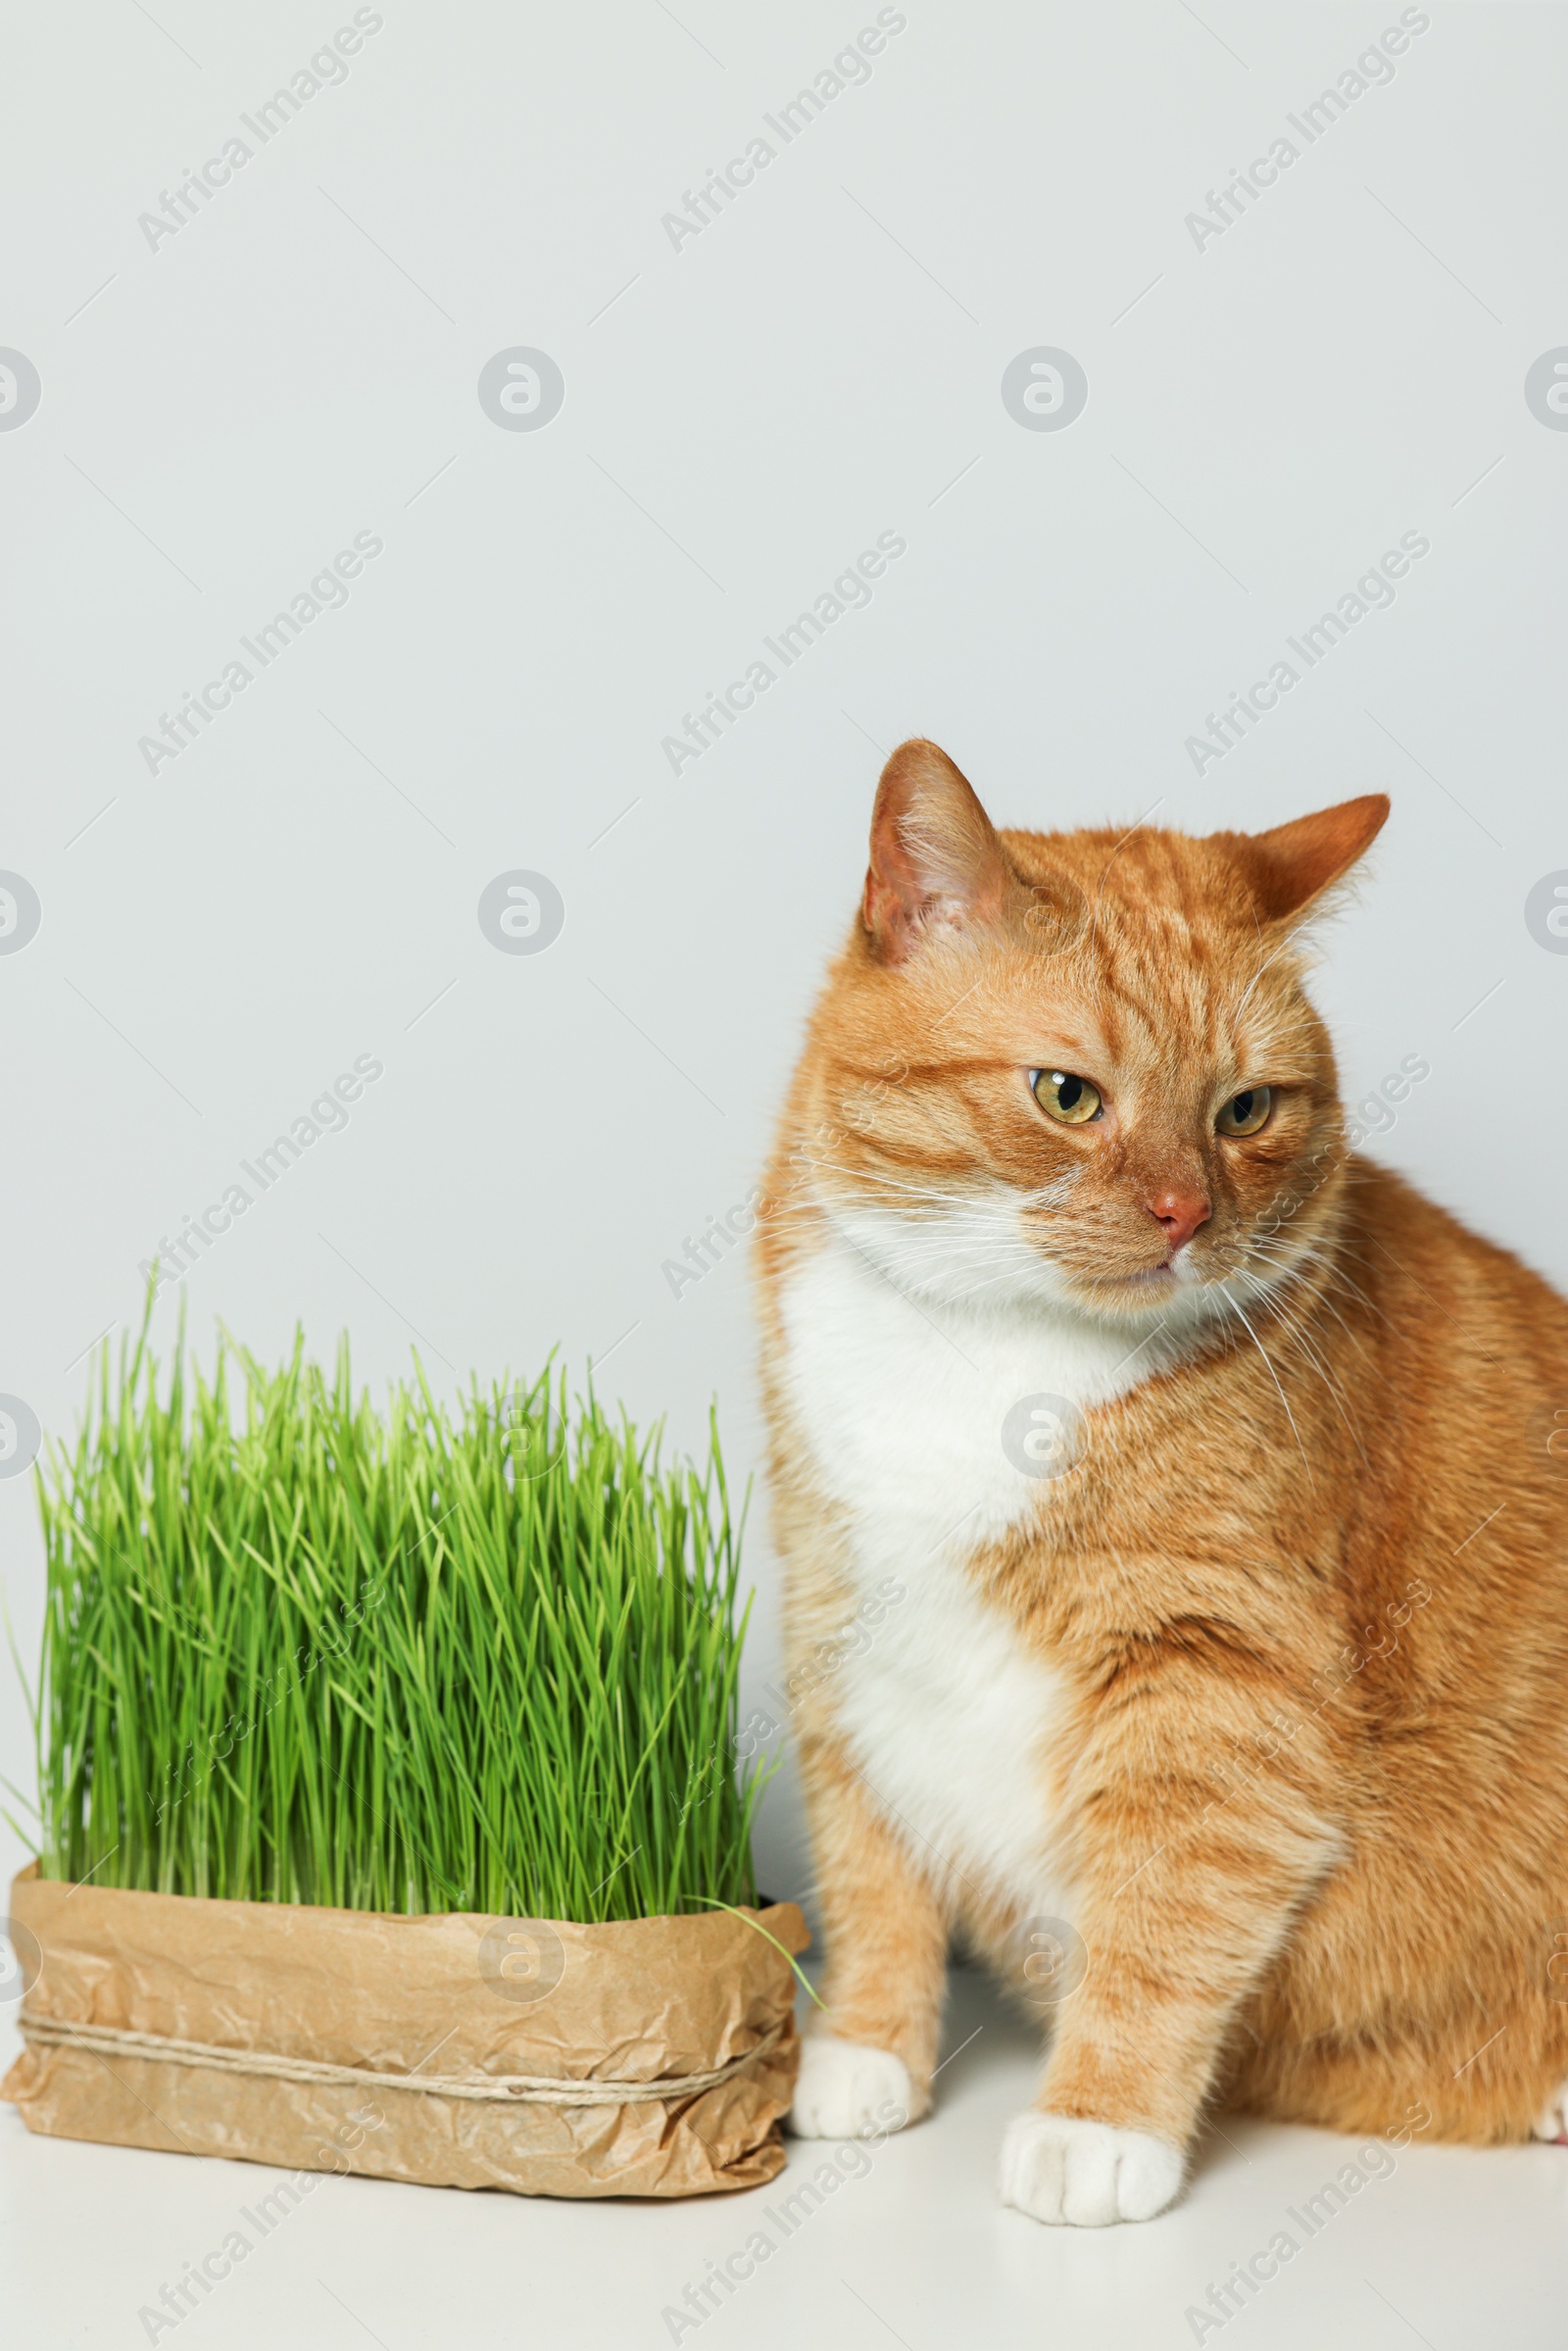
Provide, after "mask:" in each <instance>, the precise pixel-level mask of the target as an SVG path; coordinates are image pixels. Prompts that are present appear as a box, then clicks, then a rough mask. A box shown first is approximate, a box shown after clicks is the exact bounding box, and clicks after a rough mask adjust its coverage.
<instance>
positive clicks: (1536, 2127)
mask: <svg viewBox="0 0 1568 2351" xmlns="http://www.w3.org/2000/svg"><path fill="white" fill-rule="evenodd" d="M1530 2135H1531V2137H1532V2138H1544V2139H1551V2140H1553V2141H1555V2142H1557V2143H1559V2144H1561V2143H1565V2142H1568V2082H1558V2084H1557V2087H1556V2088H1555V2089H1554V2090H1553V2091H1552V2093H1551V2096H1550V2097H1549V2098H1548V2099H1547V2100H1546V2103H1545V2105H1544V2107H1543V2108H1542V2110H1541V2112H1540V2114H1538V2115H1537V2117H1536V2119H1535V2121H1534V2123H1532V2125H1531V2126H1530Z"/></svg>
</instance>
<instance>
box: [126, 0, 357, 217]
mask: <svg viewBox="0 0 1568 2351" xmlns="http://www.w3.org/2000/svg"><path fill="white" fill-rule="evenodd" d="M385 23H386V19H385V18H384V17H383V16H382V15H381V14H380V13H379V11H378V10H376V9H373V8H357V9H356V10H355V12H354V23H353V24H340V25H339V27H338V29H337V31H336V32H334V33H333V35H332V38H331V40H330V41H329V42H324V43H323V44H322V46H321V47H320V48H319V49H318V50H317V52H316V55H315V56H314V57H313V58H312V59H311V61H310V63H309V64H308V65H304V66H301V67H300V68H299V70H298V72H297V73H294V74H293V75H291V77H290V79H289V81H288V84H287V86H286V87H279V88H278V89H275V90H274V91H273V92H272V95H271V96H270V98H269V99H267V100H266V101H265V102H264V104H262V105H260V106H258V108H257V109H256V112H255V114H254V115H247V114H242V115H241V116H240V121H241V122H242V123H243V124H244V126H245V128H246V130H248V131H249V132H250V135H251V138H253V139H254V140H255V141H256V145H255V146H254V147H253V146H251V144H250V142H249V140H247V139H245V138H243V137H241V136H240V134H239V132H238V131H236V132H234V133H233V134H232V136H231V137H229V138H227V139H225V140H224V142H223V146H222V151H221V154H218V155H213V156H209V157H208V159H207V161H206V163H204V164H199V165H198V166H197V168H196V170H195V171H187V172H186V173H185V175H184V177H183V178H182V179H181V180H180V181H179V182H178V183H177V184H176V185H175V187H174V188H173V189H172V190H171V189H169V188H160V189H159V191H158V203H159V207H160V209H159V210H158V211H157V212H146V213H142V214H140V215H139V216H138V218H137V221H136V226H137V227H138V228H139V229H140V230H141V233H142V235H143V236H144V237H145V238H146V240H147V243H148V244H149V246H150V247H151V248H152V250H153V252H154V253H157V252H159V251H160V250H161V248H162V246H163V244H164V242H165V240H166V238H169V237H175V236H178V234H179V232H180V230H181V229H182V228H184V227H186V226H188V224H189V223H190V222H191V221H192V220H195V218H196V216H197V214H198V213H200V212H201V211H202V210H203V209H204V208H205V207H206V206H207V205H209V204H211V203H212V201H213V198H214V196H215V195H216V194H217V192H218V190H219V189H220V188H226V187H227V186H228V184H229V181H230V180H231V179H232V178H233V176H234V174H235V172H236V171H243V170H244V169H245V166H246V165H247V164H248V163H249V162H250V160H251V158H252V156H253V155H257V154H259V153H260V151H261V150H262V148H264V147H268V146H270V144H271V142H272V141H273V139H275V138H276V136H277V134H278V132H279V131H280V130H283V129H286V127H287V126H288V124H289V123H290V122H292V121H293V119H294V117H295V116H296V115H297V114H299V113H301V112H302V110H303V109H304V108H305V106H306V105H307V104H308V103H309V102H310V100H311V99H312V98H315V97H317V96H319V93H320V92H321V91H322V90H324V89H330V88H333V87H334V86H335V85H337V84H338V83H340V82H344V81H347V79H348V77H349V69H348V64H347V60H348V59H349V58H351V57H357V56H358V55H359V53H360V51H361V50H362V49H363V48H364V46H365V43H366V40H367V38H368V35H370V34H371V33H376V32H379V31H380V30H381V27H382V25H383V24H385Z"/></svg>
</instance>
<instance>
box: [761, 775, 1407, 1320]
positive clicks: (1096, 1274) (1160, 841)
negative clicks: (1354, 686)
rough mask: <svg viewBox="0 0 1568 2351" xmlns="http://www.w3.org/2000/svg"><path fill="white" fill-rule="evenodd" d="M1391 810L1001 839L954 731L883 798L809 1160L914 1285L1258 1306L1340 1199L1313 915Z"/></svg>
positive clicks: (836, 1199)
mask: <svg viewBox="0 0 1568 2351" xmlns="http://www.w3.org/2000/svg"><path fill="white" fill-rule="evenodd" d="M1387 809H1388V804H1387V802H1386V801H1384V800H1382V799H1375V800H1366V801H1356V802H1349V803H1347V804H1345V806H1344V807H1343V808H1333V809H1328V810H1326V811H1324V812H1323V813H1322V814H1321V815H1320V816H1315V817H1307V818H1303V819H1301V820H1300V821H1299V823H1298V824H1295V825H1288V826H1282V827H1280V828H1279V829H1278V830H1277V831H1276V832H1274V833H1272V834H1260V835H1257V836H1247V835H1241V834H1228V835H1227V834H1221V835H1215V836H1212V837H1210V838H1208V839H1206V840H1197V839H1193V838H1191V837H1189V836H1186V835H1183V834H1179V833H1168V832H1157V831H1145V830H1143V829H1138V830H1136V831H1134V832H1133V833H1131V834H1128V835H1118V834H1115V833H1109V832H1107V833H1074V834H1058V835H1045V834H1034V833H1005V834H1003V835H1000V836H999V835H998V834H996V833H995V832H994V831H993V830H992V828H991V825H990V823H989V821H988V820H987V818H986V816H985V814H984V812H983V810H982V809H981V808H980V806H979V803H978V802H977V801H976V800H975V798H974V796H973V794H972V793H971V792H970V790H969V787H968V786H967V784H966V783H965V782H964V780H963V778H962V777H961V776H960V775H959V774H958V771H957V769H956V768H955V767H954V766H953V765H952V762H951V761H950V760H948V759H946V758H945V756H944V755H943V754H942V753H940V752H938V751H937V750H936V749H935V747H934V746H932V745H927V744H908V745H906V746H904V748H903V749H902V750H901V751H900V752H898V753H895V755H894V758H893V759H892V760H891V761H890V762H889V765H888V768H887V771H886V773H885V774H884V777H883V780H882V786H881V789H880V791H879V793H878V799H877V809H876V815H875V817H874V819H873V827H872V839H871V868H870V872H869V874H868V876H867V881H866V893H865V899H864V903H863V906H862V911H861V917H860V921H859V924H858V929H857V933H856V936H855V938H854V939H853V940H852V941H851V944H850V947H849V949H848V951H847V952H846V954H845V955H843V956H842V957H841V959H840V961H839V963H838V964H837V966H836V967H835V969H834V972H833V974H832V977H831V979H830V982H829V986H828V990H827V993H826V995H825V997H824V1000H823V1002H822V1004H821V1005H820V1007H819V1009H818V1013H817V1016H816V1021H815V1024H814V1029H813V1052H812V1053H811V1054H809V1056H808V1063H807V1072H808V1077H807V1093H806V1099H805V1101H804V1102H802V1104H801V1107H802V1108H803V1109H804V1110H805V1111H806V1113H807V1128H806V1134H805V1137H804V1139H803V1141H802V1142H801V1143H800V1144H799V1145H798V1147H797V1157H796V1165H797V1169H798V1171H799V1176H798V1180H800V1181H802V1182H804V1183H809V1187H810V1190H811V1193H812V1196H813V1197H814V1198H815V1199H816V1200H818V1201H820V1202H821V1203H822V1204H823V1205H825V1206H826V1207H827V1209H828V1211H829V1213H830V1214H831V1215H832V1217H833V1219H834V1221H835V1223H836V1224H837V1225H838V1226H839V1227H840V1229H841V1230H842V1231H843V1233H844V1234H845V1235H846V1236H847V1237H848V1238H849V1240H850V1241H851V1242H852V1243H854V1245H855V1246H856V1247H857V1248H858V1249H861V1250H863V1252H864V1253H865V1254H866V1255H867V1256H868V1257H869V1258H870V1259H871V1260H872V1262H874V1263H876V1264H877V1265H878V1266H880V1268H881V1269H882V1271H884V1272H885V1273H887V1274H888V1275H890V1276H891V1278H893V1279H894V1280H895V1281H897V1282H899V1283H900V1284H901V1286H902V1287H904V1288H906V1289H907V1290H909V1291H910V1292H912V1293H914V1294H916V1295H922V1294H923V1295H925V1296H927V1297H930V1298H945V1299H949V1300H955V1299H957V1298H970V1299H973V1300H974V1301H975V1302H976V1303H977V1304H982V1303H986V1302H995V1303H998V1304H1005V1303H1006V1302H1008V1301H1009V1300H1015V1299H1016V1298H1020V1297H1025V1298H1033V1299H1038V1300H1043V1301H1052V1302H1054V1303H1056V1304H1058V1305H1061V1306H1064V1307H1069V1308H1072V1309H1075V1310H1077V1311H1080V1312H1087V1313H1090V1314H1093V1315H1095V1316H1098V1317H1106V1318H1113V1319H1118V1320H1123V1321H1126V1322H1127V1323H1128V1324H1129V1325H1130V1326H1132V1327H1133V1329H1134V1333H1135V1335H1136V1330H1137V1328H1138V1327H1148V1328H1151V1329H1152V1328H1153V1327H1155V1326H1156V1325H1157V1324H1159V1323H1161V1322H1163V1323H1165V1324H1167V1325H1169V1326H1180V1325H1183V1324H1190V1323H1192V1322H1194V1321H1199V1320H1202V1319H1204V1318H1206V1317H1209V1316H1213V1317H1215V1318H1223V1317H1229V1316H1231V1315H1232V1314H1233V1313H1234V1312H1235V1311H1236V1309H1237V1308H1238V1307H1240V1309H1241V1310H1242V1311H1244V1312H1245V1311H1246V1309H1247V1306H1248V1303H1249V1300H1250V1299H1254V1300H1255V1299H1258V1298H1262V1297H1263V1296H1264V1295H1266V1293H1267V1291H1268V1290H1269V1289H1271V1288H1273V1287H1275V1286H1278V1285H1280V1284H1283V1283H1284V1282H1286V1281H1287V1280H1288V1278H1289V1275H1290V1272H1291V1269H1292V1267H1293V1266H1294V1265H1295V1264H1297V1263H1299V1260H1300V1259H1301V1257H1302V1256H1303V1254H1305V1253H1306V1252H1309V1251H1310V1249H1311V1248H1312V1246H1313V1242H1314V1237H1315V1236H1320V1235H1321V1233H1322V1231H1323V1227H1324V1223H1325V1220H1326V1219H1327V1218H1328V1217H1329V1216H1330V1215H1332V1213H1333V1200H1334V1197H1335V1194H1336V1192H1337V1190H1338V1186H1339V1182H1340V1177H1341V1170H1342V1168H1343V1163H1344V1158H1345V1146H1344V1143H1343V1136H1342V1124H1343V1122H1342V1119H1341V1114H1340V1108H1339V1099H1338V1092H1337V1086H1336V1079H1335V1069H1334V1060H1333V1054H1332V1052H1331V1050H1330V1047H1329V1043H1328V1039H1327V1037H1326V1035H1325V1033H1324V1030H1323V1027H1322V1024H1321V1022H1320V1021H1319V1019H1318V1017H1317V1015H1316V1013H1315V1012H1314V1011H1313V1009H1312V1007H1311V1005H1310V1004H1309V1003H1308V1002H1307V999H1306V997H1305V994H1304V993H1303V990H1302V987H1301V981H1300V964H1299V959H1298V957H1297V955H1295V954H1294V953H1293V950H1292V946H1291V926H1292V924H1293V922H1294V921H1295V920H1296V919H1297V918H1298V917H1299V913H1300V911H1301V910H1302V908H1303V907H1304V906H1307V905H1308V904H1309V903H1311V902H1312V901H1314V900H1316V899H1317V898H1318V897H1319V896H1320V894H1321V893H1322V892H1323V891H1324V890H1325V889H1326V888H1328V887H1329V886H1330V885H1331V884H1332V883H1333V882H1334V881H1336V880H1337V879H1338V878H1339V877H1340V875H1341V874H1343V873H1344V872H1345V870H1346V869H1347V868H1348V865H1349V864H1350V863H1351V862H1352V861H1353V860H1354V858H1355V857H1358V856H1359V855H1360V853H1361V851H1362V850H1363V849H1364V848H1365V847H1366V846H1367V845H1368V843H1369V842H1370V841H1371V839H1372V838H1373V836H1374V835H1375V833H1376V832H1377V830H1378V828H1379V826H1380V825H1381V823H1382V821H1383V818H1384V816H1385V815H1386V813H1387Z"/></svg>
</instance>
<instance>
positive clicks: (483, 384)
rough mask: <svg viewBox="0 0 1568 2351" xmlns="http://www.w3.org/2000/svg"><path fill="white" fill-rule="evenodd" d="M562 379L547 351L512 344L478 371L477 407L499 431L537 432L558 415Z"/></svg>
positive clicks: (562, 396)
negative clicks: (498, 427) (498, 426)
mask: <svg viewBox="0 0 1568 2351" xmlns="http://www.w3.org/2000/svg"><path fill="white" fill-rule="evenodd" d="M565 397H566V379H565V377H564V375H563V374H562V372H561V369H560V368H559V367H557V365H556V363H555V361H554V360H553V359H552V358H551V356H550V354H549V352H548V351H536V350H535V349H534V347H533V345H532V344H531V343H513V344H511V345H509V346H508V348H507V349H506V350H505V351H498V352H497V353H496V354H495V356H494V358H493V359H487V360H486V361H485V364H484V366H483V367H481V368H480V370H479V406H480V407H481V408H482V409H483V411H484V413H485V415H486V416H488V417H489V419H490V421H491V423H492V424H499V425H500V427H501V429H502V431H503V432H537V431H538V430H539V427H540V426H541V425H542V424H548V423H549V422H550V420H551V418H552V417H553V416H560V414H561V406H562V402H563V401H564V399H565Z"/></svg>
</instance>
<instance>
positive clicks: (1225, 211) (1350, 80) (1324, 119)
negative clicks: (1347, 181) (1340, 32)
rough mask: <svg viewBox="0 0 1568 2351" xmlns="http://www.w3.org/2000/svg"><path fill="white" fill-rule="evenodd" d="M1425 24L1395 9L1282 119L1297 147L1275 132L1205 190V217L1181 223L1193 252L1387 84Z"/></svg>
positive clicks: (1423, 18)
mask: <svg viewBox="0 0 1568 2351" xmlns="http://www.w3.org/2000/svg"><path fill="white" fill-rule="evenodd" d="M1431 25H1432V19H1431V18H1430V17H1429V16H1428V15H1427V13H1426V10H1425V9H1424V8H1406V9H1401V11H1400V12H1399V22H1398V24H1391V25H1390V26H1389V27H1388V29H1387V31H1385V32H1384V33H1382V34H1381V35H1380V37H1379V38H1378V40H1377V41H1375V42H1374V43H1373V44H1372V46H1371V47H1369V48H1366V49H1363V50H1362V52H1361V54H1360V56H1359V57H1358V58H1357V59H1356V61H1355V63H1354V65H1353V66H1347V67H1346V69H1345V71H1344V73H1341V74H1340V75H1339V76H1338V78H1337V79H1336V80H1335V81H1334V82H1333V83H1332V84H1331V86H1330V87H1329V88H1327V89H1325V90H1322V91H1320V92H1319V94H1318V95H1317V97H1315V98H1313V99H1311V100H1310V101H1309V102H1308V103H1307V104H1306V105H1304V106H1303V107H1302V109H1301V111H1300V113H1299V115H1293V114H1287V116H1286V118H1285V120H1286V122H1289V124H1290V125H1291V129H1292V130H1294V131H1295V132H1296V133H1297V135H1298V137H1299V139H1300V141H1301V144H1300V146H1299V147H1298V146H1297V144H1296V140H1295V139H1293V138H1292V137H1291V136H1290V135H1289V133H1288V132H1286V131H1281V132H1280V133H1279V134H1278V136H1277V137H1276V138H1275V139H1274V140H1273V141H1272V142H1271V144H1270V146H1269V150H1268V153H1267V154H1266V155H1259V156H1255V157H1254V158H1253V160H1252V161H1251V163H1250V164H1249V165H1248V166H1247V168H1246V170H1245V171H1237V170H1236V169H1235V168H1234V167H1233V168H1232V171H1231V176H1230V178H1229V180H1228V181H1227V182H1226V183H1225V184H1224V185H1223V186H1222V187H1220V188H1217V189H1216V188H1210V189H1209V190H1208V193H1207V194H1206V196H1205V197H1204V199H1203V201H1204V203H1205V204H1206V205H1207V206H1208V210H1207V212H1206V213H1200V212H1192V213H1189V214H1188V215H1187V219H1186V220H1185V222H1184V223H1183V225H1184V226H1185V228H1186V230H1187V233H1188V235H1189V236H1190V237H1191V238H1192V240H1193V243H1194V244H1195V245H1196V246H1197V247H1198V250H1199V252H1200V253H1202V252H1203V251H1204V250H1205V249H1206V248H1207V246H1208V244H1209V243H1210V241H1211V240H1212V239H1213V238H1215V237H1220V236H1223V235H1224V234H1225V231H1226V230H1227V229H1228V228H1234V227H1235V225H1236V223H1237V221H1238V220H1241V218H1242V215H1243V214H1244V213H1245V212H1248V211H1249V210H1250V208H1251V206H1252V205H1254V204H1255V203H1256V202H1257V200H1258V197H1259V196H1260V195H1261V194H1262V192H1263V190H1264V189H1265V188H1271V187H1274V186H1275V185H1276V184H1277V183H1278V180H1279V177H1280V173H1281V172H1282V171H1289V170H1290V169H1291V167H1292V165H1293V164H1295V163H1296V162H1297V161H1298V160H1299V158H1300V157H1301V156H1302V155H1304V154H1305V153H1306V150H1307V148H1308V147H1315V146H1316V145H1317V143H1318V141H1319V139H1320V138H1322V137H1323V135H1324V133H1325V132H1326V131H1329V130H1331V129H1332V128H1333V126H1334V124H1335V123H1336V122H1338V121H1339V120H1340V118H1341V116H1342V115H1348V113H1349V111H1350V108H1351V107H1352V106H1353V105H1354V104H1355V102H1356V100H1357V99H1358V98H1364V97H1365V96H1366V94H1367V92H1368V91H1369V90H1374V89H1378V88H1380V87H1384V86H1386V85H1387V84H1388V83H1389V82H1391V81H1392V80H1393V79H1394V77H1395V67H1394V60H1395V59H1396V58H1397V57H1402V56H1403V55H1404V53H1405V51H1406V50H1407V49H1408V48H1409V46H1410V41H1411V37H1412V35H1415V34H1418V33H1423V32H1427V31H1429V30H1430V29H1431Z"/></svg>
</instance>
